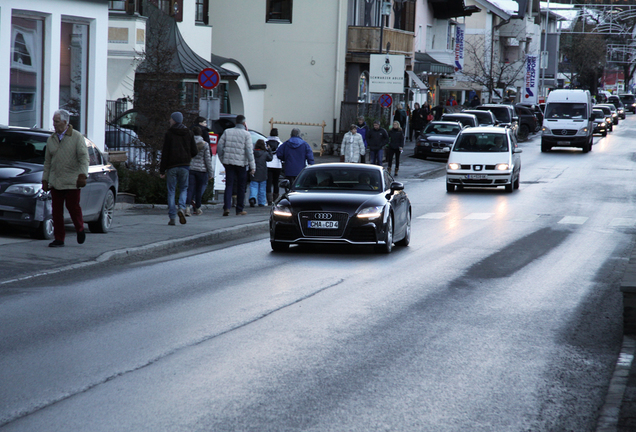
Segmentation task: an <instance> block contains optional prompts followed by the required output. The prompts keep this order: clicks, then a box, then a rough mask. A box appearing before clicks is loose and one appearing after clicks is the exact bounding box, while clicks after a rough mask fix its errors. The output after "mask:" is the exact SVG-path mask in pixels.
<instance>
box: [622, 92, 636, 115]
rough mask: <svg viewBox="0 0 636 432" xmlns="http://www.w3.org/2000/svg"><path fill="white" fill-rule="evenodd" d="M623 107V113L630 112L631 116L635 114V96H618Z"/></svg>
mask: <svg viewBox="0 0 636 432" xmlns="http://www.w3.org/2000/svg"><path fill="white" fill-rule="evenodd" d="M618 97H619V98H620V99H621V102H623V105H625V111H630V112H631V113H632V114H636V96H634V95H633V94H631V93H629V94H622V95H619V96H618Z"/></svg>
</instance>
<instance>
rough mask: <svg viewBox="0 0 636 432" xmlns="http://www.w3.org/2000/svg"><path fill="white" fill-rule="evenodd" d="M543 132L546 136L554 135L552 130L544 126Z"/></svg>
mask: <svg viewBox="0 0 636 432" xmlns="http://www.w3.org/2000/svg"><path fill="white" fill-rule="evenodd" d="M541 130H542V131H543V133H544V134H550V135H552V131H551V130H550V129H548V128H547V127H545V126H543V127H542V128H541Z"/></svg>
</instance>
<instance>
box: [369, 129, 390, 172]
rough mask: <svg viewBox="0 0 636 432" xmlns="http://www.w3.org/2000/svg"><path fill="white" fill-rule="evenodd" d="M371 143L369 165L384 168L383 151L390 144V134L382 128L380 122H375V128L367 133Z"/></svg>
mask: <svg viewBox="0 0 636 432" xmlns="http://www.w3.org/2000/svg"><path fill="white" fill-rule="evenodd" d="M367 142H368V143H369V146H368V149H369V163H370V164H375V165H380V166H382V149H383V148H384V147H386V145H387V144H388V143H389V134H388V133H387V131H386V129H384V128H381V127H380V121H379V120H375V121H374V122H373V128H372V129H370V130H369V132H368V133H367Z"/></svg>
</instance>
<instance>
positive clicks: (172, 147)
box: [159, 111, 198, 225]
mask: <svg viewBox="0 0 636 432" xmlns="http://www.w3.org/2000/svg"><path fill="white" fill-rule="evenodd" d="M168 122H169V123H170V128H169V129H168V132H166V134H165V135H164V138H163V148H162V150H161V163H160V165H159V174H160V175H161V178H164V177H165V178H166V185H167V188H168V217H169V220H168V225H175V220H176V218H177V216H179V222H180V223H182V224H184V223H186V222H187V221H186V217H185V210H186V198H187V196H188V181H189V178H190V161H191V160H192V158H193V157H195V156H196V155H197V153H198V150H197V145H196V143H195V142H194V135H193V134H192V131H191V130H190V129H188V128H187V127H185V125H184V124H183V114H181V113H180V112H178V111H175V112H173V113H172V114H170V119H169V120H168ZM177 188H179V204H178V207H177V205H175V194H176V189H177Z"/></svg>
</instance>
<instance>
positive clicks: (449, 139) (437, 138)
mask: <svg viewBox="0 0 636 432" xmlns="http://www.w3.org/2000/svg"><path fill="white" fill-rule="evenodd" d="M455 138H457V135H440V134H424V135H422V138H421V139H422V140H424V139H425V140H427V141H432V142H441V143H449V144H452V143H453V142H454V141H455Z"/></svg>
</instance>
